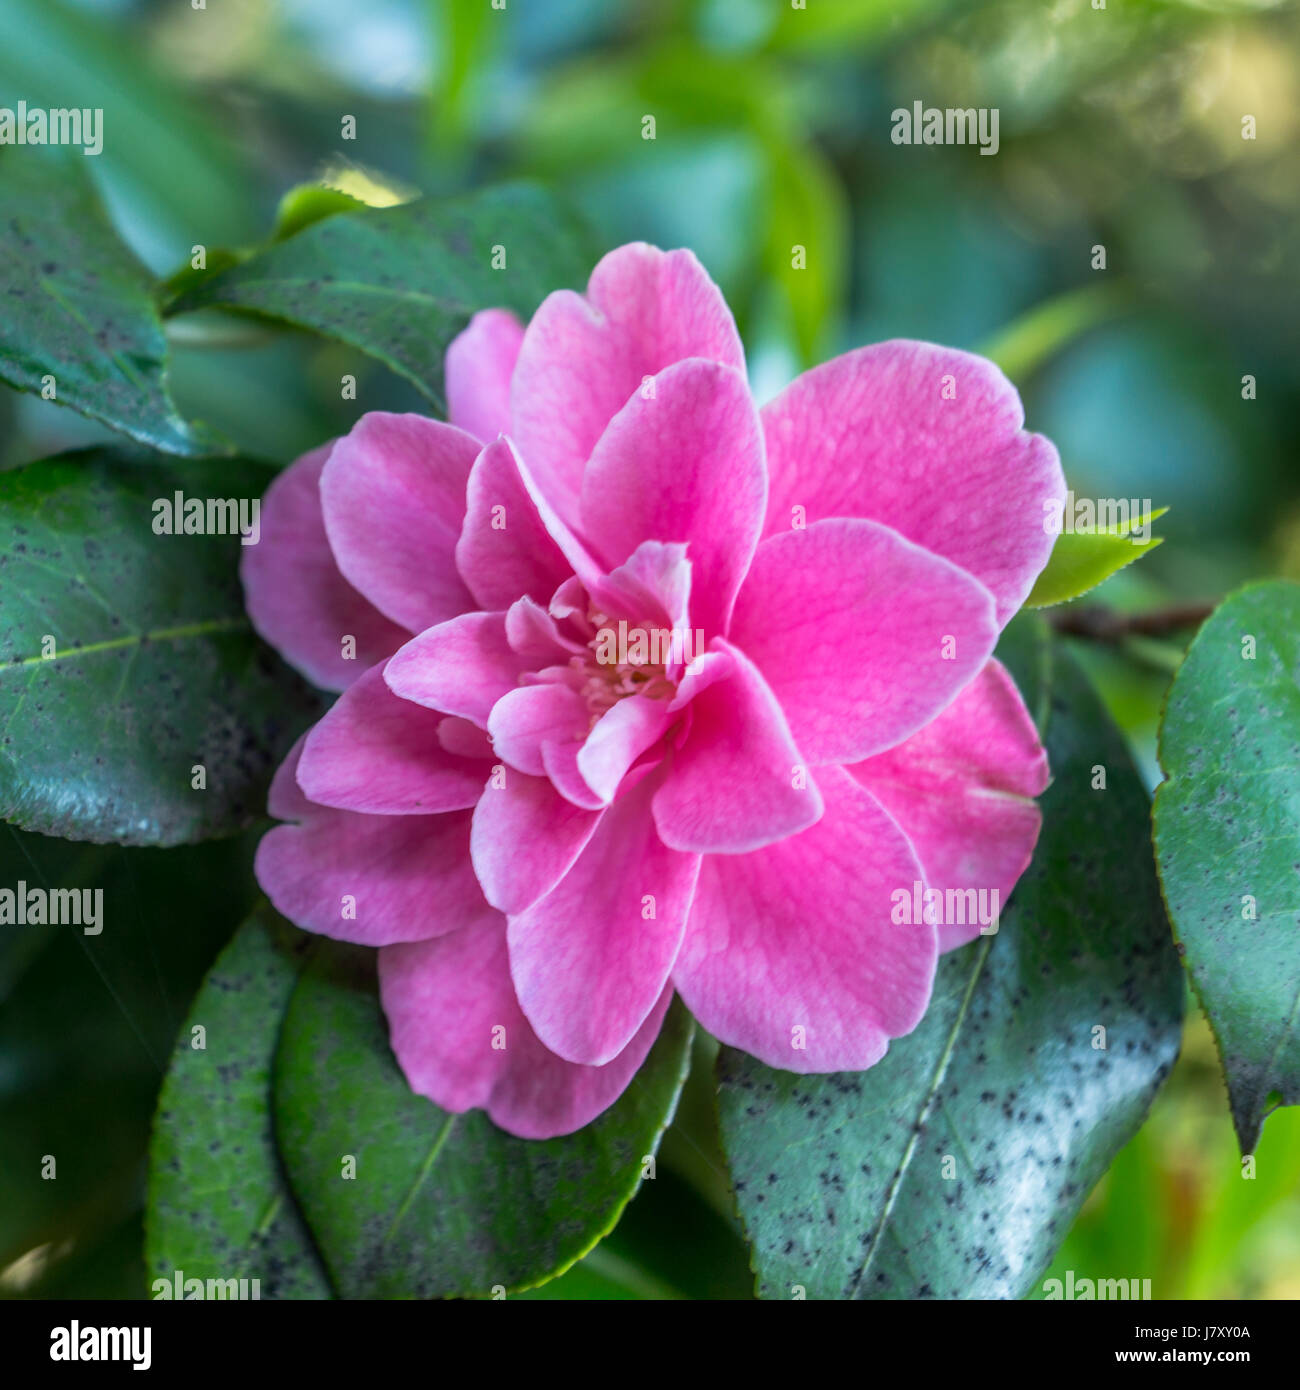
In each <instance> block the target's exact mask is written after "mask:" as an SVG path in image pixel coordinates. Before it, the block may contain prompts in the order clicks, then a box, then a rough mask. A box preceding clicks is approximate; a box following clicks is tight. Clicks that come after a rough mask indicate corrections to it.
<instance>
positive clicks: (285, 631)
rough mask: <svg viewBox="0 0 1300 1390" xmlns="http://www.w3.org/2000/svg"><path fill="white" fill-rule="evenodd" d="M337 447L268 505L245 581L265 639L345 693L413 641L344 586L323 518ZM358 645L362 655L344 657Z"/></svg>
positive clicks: (283, 476) (246, 559)
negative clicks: (326, 477) (329, 465)
mask: <svg viewBox="0 0 1300 1390" xmlns="http://www.w3.org/2000/svg"><path fill="white" fill-rule="evenodd" d="M333 447H334V446H333V444H326V445H323V446H322V447H321V448H319V449H313V450H312V451H311V453H309V454H304V455H303V456H302V458H300V459H299V460H298V461H297V462H296V463H292V464H290V465H289V467H288V468H286V469H285V470H284V472H283V473H280V474H278V475H277V477H276V478H275V480H274V481H273V482H272V483H271V486H270V487H269V488H268V489H267V491H266V496H265V497H264V498H263V499H262V511H261V536H260V538H259V540H258V542H257V544H256V545H250V546H245V547H244V548H243V551H242V553H241V556H240V576H241V578H242V579H243V581H244V596H245V600H246V602H247V605H248V616H249V617H250V618H251V619H252V622H253V626H254V627H255V628H256V629H257V631H258V633H259V634H260V635H261V636H262V637H263V638H264V639H265V640H266V641H267V642H269V643H270V644H271V645H272V646H273V647H274V648H275V649H276V651H278V652H279V653H280V655H281V656H283V657H284V659H285V660H286V661H287V662H289V664H290V665H291V666H294V667H296V668H297V669H298V670H299V671H301V672H302V673H303V675H304V676H306V677H307V679H308V680H310V681H312V682H314V683H315V684H316V685H319V686H322V687H324V689H326V690H343V689H344V688H345V687H347V686H348V685H350V684H351V683H352V682H353V681H354V680H356V678H357V677H358V676H359V675H361V673H362V672H363V671H366V670H368V669H369V668H370V667H371V666H373V665H374V664H375V662H377V661H382V660H383V659H384V658H385V657H386V656H391V655H392V653H393V652H395V651H396V650H397V648H398V647H400V646H401V645H402V643H403V642H405V641H406V639H407V638H408V637H409V636H410V633H409V632H408V631H407V630H406V629H405V628H402V627H398V626H397V624H396V623H392V622H389V620H388V619H387V618H386V617H384V615H383V614H382V613H381V612H380V611H379V610H378V609H377V608H375V607H374V606H373V605H372V604H370V603H368V602H367V601H366V600H365V599H364V598H362V597H361V595H360V594H359V593H357V591H356V590H355V589H354V588H353V587H352V585H351V584H349V583H348V581H347V580H346V579H344V578H343V576H342V574H341V573H340V572H339V567H338V565H337V564H336V563H335V560H334V552H333V551H332V550H330V545H329V540H328V539H327V538H326V535H325V522H324V520H323V518H322V517H321V502H320V475H321V470H322V469H323V468H324V467H325V460H326V459H328V458H329V456H330V451H331V450H332V449H333ZM348 637H351V638H352V639H353V642H354V643H355V648H356V654H355V656H352V657H346V656H344V639H345V638H348Z"/></svg>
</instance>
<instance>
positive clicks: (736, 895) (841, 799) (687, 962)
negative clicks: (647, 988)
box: [673, 768, 937, 1072]
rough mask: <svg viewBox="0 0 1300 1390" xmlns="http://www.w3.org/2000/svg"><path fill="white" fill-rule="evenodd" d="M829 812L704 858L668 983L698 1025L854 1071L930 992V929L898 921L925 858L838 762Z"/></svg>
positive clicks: (792, 1057) (830, 772) (815, 1064)
mask: <svg viewBox="0 0 1300 1390" xmlns="http://www.w3.org/2000/svg"><path fill="white" fill-rule="evenodd" d="M818 781H819V783H820V785H821V788H822V794H823V795H824V796H825V798H826V814H825V815H824V816H823V817H822V819H821V820H820V821H819V822H818V823H817V824H816V825H815V826H813V827H812V829H810V830H805V831H804V832H803V834H802V835H796V836H794V837H793V838H791V839H788V840H782V841H781V842H780V843H779V844H775V845H770V846H769V847H768V848H766V849H761V850H758V851H757V852H756V853H754V854H744V855H709V856H707V857H706V858H705V860H704V865H703V867H702V869H701V870H700V881H699V886H698V888H697V890H696V894H695V905H694V907H693V908H692V909H691V916H690V921H689V923H688V924H687V929H686V939H685V941H684V942H683V944H682V950H681V953H680V955H679V956H678V959H677V964H676V966H675V967H674V969H673V982H674V984H675V985H676V986H677V989H678V990H679V991H680V993H681V995H682V998H683V999H684V1000H685V1002H686V1004H687V1006H688V1007H689V1008H690V1010H691V1012H692V1013H693V1014H694V1015H695V1017H696V1018H697V1019H698V1020H699V1022H700V1024H701V1026H703V1027H704V1028H706V1029H708V1031H709V1032H710V1033H712V1034H713V1035H714V1036H715V1037H716V1038H718V1039H719V1040H720V1041H722V1042H724V1043H727V1044H728V1045H729V1046H731V1047H738V1048H741V1049H742V1050H743V1051H745V1052H748V1053H750V1054H752V1055H753V1056H755V1057H757V1058H758V1059H759V1060H760V1061H763V1062H766V1063H767V1064H768V1065H769V1066H773V1067H780V1068H782V1069H783V1070H785V1071H795V1072H824V1071H860V1070H862V1069H863V1068H864V1067H869V1066H871V1065H872V1064H873V1063H875V1062H878V1061H879V1060H880V1058H881V1057H882V1056H884V1053H885V1049H886V1048H887V1046H888V1043H889V1039H890V1038H896V1037H901V1036H902V1035H903V1034H905V1033H909V1032H911V1030H912V1029H913V1028H915V1027H916V1025H917V1023H918V1022H920V1019H921V1016H922V1014H924V1012H925V1008H926V1005H927V1003H928V1002H929V999H930V990H931V986H932V983H933V979H934V966H935V958H936V955H937V950H936V942H935V930H934V928H933V927H932V926H926V925H924V924H917V925H914V926H913V925H908V926H899V925H895V923H894V922H893V920H892V918H891V913H892V911H893V894H894V893H895V891H896V890H899V889H903V890H905V891H907V892H908V893H909V894H910V893H911V891H912V888H913V884H914V883H916V882H917V881H919V880H920V879H921V868H920V865H919V864H918V863H917V860H916V856H915V855H914V854H913V853H912V849H911V846H910V845H909V844H908V842H907V838H906V836H905V835H904V834H903V833H902V831H901V830H899V828H898V827H897V826H896V825H895V824H894V822H893V821H892V820H891V819H890V817H889V815H888V813H887V812H886V811H885V810H884V809H883V808H882V807H881V806H880V804H879V803H878V802H877V801H876V800H875V798H874V797H872V796H871V795H870V793H868V792H867V791H866V789H865V788H863V787H861V786H859V785H858V784H857V783H855V782H854V781H853V779H852V778H850V777H849V776H848V774H847V773H845V772H844V771H843V770H842V769H840V768H826V769H824V770H823V771H821V772H819V773H818Z"/></svg>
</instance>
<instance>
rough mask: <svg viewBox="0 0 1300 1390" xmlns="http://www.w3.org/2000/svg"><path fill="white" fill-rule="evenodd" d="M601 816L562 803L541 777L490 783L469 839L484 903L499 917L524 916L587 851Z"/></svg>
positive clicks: (516, 776) (512, 774)
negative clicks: (505, 914) (501, 914)
mask: <svg viewBox="0 0 1300 1390" xmlns="http://www.w3.org/2000/svg"><path fill="white" fill-rule="evenodd" d="M600 814H601V813H600V812H599V811H588V810H583V809H581V808H579V807H577V806H574V805H573V804H572V803H570V802H568V801H566V800H565V799H564V797H562V796H561V795H560V794H559V792H557V791H556V790H555V788H554V787H553V786H552V785H551V784H550V782H549V781H547V779H546V778H545V777H528V776H526V775H525V774H524V773H522V772H517V771H515V769H514V768H508V769H506V772H505V776H504V778H503V779H501V780H500V781H498V780H497V779H493V780H492V781H491V782H489V784H488V786H487V788H486V789H485V790H484V792H483V795H482V796H481V797H480V798H479V803H478V805H477V806H476V807H475V809H474V829H473V833H472V835H471V836H470V852H471V853H472V854H473V856H474V872H475V873H476V874H477V875H478V881H479V882H480V883H481V884H482V885H483V893H484V896H485V897H486V898H487V900H488V902H490V903H491V904H492V906H493V907H498V908H500V909H501V911H502V912H522V911H523V910H524V909H525V908H526V907H531V906H532V904H533V903H535V902H536V901H537V899H538V898H540V897H543V896H544V895H545V894H547V893H549V892H550V891H551V889H552V888H554V887H555V885H556V884H557V883H558V882H559V881H560V880H561V879H562V878H563V877H564V875H565V874H566V873H568V871H569V869H570V867H571V866H572V864H573V861H574V860H575V859H576V858H577V857H578V855H579V854H581V853H582V851H583V849H584V848H585V847H586V845H587V842H588V841H589V840H590V839H591V837H592V834H593V833H594V831H595V829H596V825H597V823H598V822H599V820H600Z"/></svg>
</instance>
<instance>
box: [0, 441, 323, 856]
mask: <svg viewBox="0 0 1300 1390" xmlns="http://www.w3.org/2000/svg"><path fill="white" fill-rule="evenodd" d="M270 476H271V473H270V470H268V469H266V468H265V467H263V466H261V465H259V464H253V463H248V462H243V461H234V460H229V461H222V462H220V463H212V462H208V463H192V464H189V465H186V466H184V467H181V466H176V465H170V464H167V463H165V462H164V461H162V460H159V459H157V457H156V456H152V457H148V458H145V457H136V456H134V455H132V454H129V453H125V452H123V451H120V450H111V449H89V450H84V451H81V452H78V453H73V454H63V455H60V456H58V457H57V458H51V459H45V460H42V461H41V462H39V463H33V464H30V465H29V466H28V467H26V468H21V469H16V470H14V471H12V472H9V473H3V474H0V715H2V716H3V720H4V724H3V732H0V817H3V818H4V819H6V820H10V821H13V822H14V823H15V824H17V825H19V826H21V827H22V828H23V829H25V830H38V831H40V832H41V833H42V834H46V835H61V836H65V837H67V838H69V839H77V840H94V841H109V840H113V841H117V842H119V843H122V844H156V845H169V844H178V843H181V842H184V841H190V840H198V839H203V838H206V837H208V836H212V835H221V834H229V833H230V832H231V831H234V830H237V829H239V828H240V827H241V826H244V825H247V824H249V823H250V822H251V821H252V820H253V819H254V818H255V817H258V816H260V815H261V814H262V813H263V808H264V806H265V799H266V798H265V793H266V786H267V783H268V781H269V778H270V774H271V772H272V771H273V770H274V768H275V766H276V764H277V763H278V762H279V761H280V759H281V758H282V757H283V755H284V754H285V753H286V752H287V751H288V748H289V746H290V744H291V743H292V741H293V739H294V738H295V737H296V736H297V734H298V733H300V732H301V731H302V729H303V728H304V727H305V726H306V725H307V724H308V723H309V722H310V721H311V719H312V718H313V717H315V715H317V714H318V713H319V711H320V708H321V702H320V698H319V697H318V696H317V695H316V694H315V693H314V692H312V691H311V690H310V688H309V687H308V686H307V685H306V684H305V683H304V682H303V681H302V680H301V679H300V678H299V677H297V676H296V675H294V673H293V672H291V671H290V670H289V669H288V668H287V667H286V666H284V665H283V663H281V662H280V660H279V659H278V658H277V657H276V656H275V655H274V654H273V653H272V652H271V651H270V650H269V649H268V648H267V647H266V646H264V645H263V644H262V643H261V642H260V641H259V640H258V639H257V638H256V637H255V636H254V635H253V632H252V629H251V627H250V626H249V622H248V619H247V617H246V616H245V613H244V602H243V594H242V590H241V588H240V584H239V578H238V574H237V565H238V557H239V552H240V539H239V537H238V536H237V535H234V536H230V535H227V536H206V535H158V534H155V533H154V530H153V525H154V522H155V520H156V519H157V517H158V516H159V515H161V514H160V513H157V514H156V513H155V511H154V502H155V501H156V500H158V499H164V500H172V499H173V498H174V495H175V493H176V491H178V490H180V491H182V493H183V496H184V497H186V498H202V499H208V498H234V499H236V500H238V499H241V498H242V499H244V500H245V501H248V500H250V499H254V498H257V497H259V496H260V494H261V492H262V491H263V489H264V488H265V486H266V483H267V481H268V480H269V478H270ZM200 766H201V767H202V768H203V770H204V771H203V779H204V780H205V782H206V785H205V786H204V787H202V788H197V787H196V786H195V785H194V783H195V781H196V780H198V774H196V772H195V768H196V767H200Z"/></svg>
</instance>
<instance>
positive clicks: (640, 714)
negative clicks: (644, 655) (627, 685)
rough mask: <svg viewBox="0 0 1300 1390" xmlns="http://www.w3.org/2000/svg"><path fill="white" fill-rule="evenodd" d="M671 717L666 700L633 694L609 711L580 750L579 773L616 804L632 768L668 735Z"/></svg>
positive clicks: (603, 715)
mask: <svg viewBox="0 0 1300 1390" xmlns="http://www.w3.org/2000/svg"><path fill="white" fill-rule="evenodd" d="M670 719H671V715H670V714H669V712H668V704H667V701H665V700H657V699H653V698H652V697H650V696H649V695H629V696H628V697H627V698H626V699H622V700H619V701H618V702H617V703H616V704H615V705H614V706H613V707H612V708H610V709H608V710H606V712H605V713H604V714H602V715H601V717H600V718H599V719H598V720H597V721H596V725H595V727H594V728H593V729H592V731H591V732H590V733H589V734H588V735H587V739H586V742H585V743H584V744H583V745H582V747H581V748H580V749H579V750H578V771H579V772H580V773H582V777H583V780H584V781H585V782H586V784H587V785H588V786H589V787H590V788H591V789H592V791H593V792H595V793H596V795H597V796H598V797H600V799H601V800H602V801H606V802H608V801H612V800H613V799H614V793H615V792H616V791H618V787H619V783H620V782H622V780H623V775H624V774H625V773H626V772H627V770H628V768H630V767H631V766H632V764H633V763H634V762H636V760H637V759H638V758H639V757H640V756H641V754H642V753H644V752H645V751H646V749H647V748H649V747H650V746H651V745H652V744H653V743H655V742H656V741H657V740H659V739H661V738H662V737H663V736H664V733H665V731H666V730H667V728H668V724H669V721H670Z"/></svg>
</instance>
